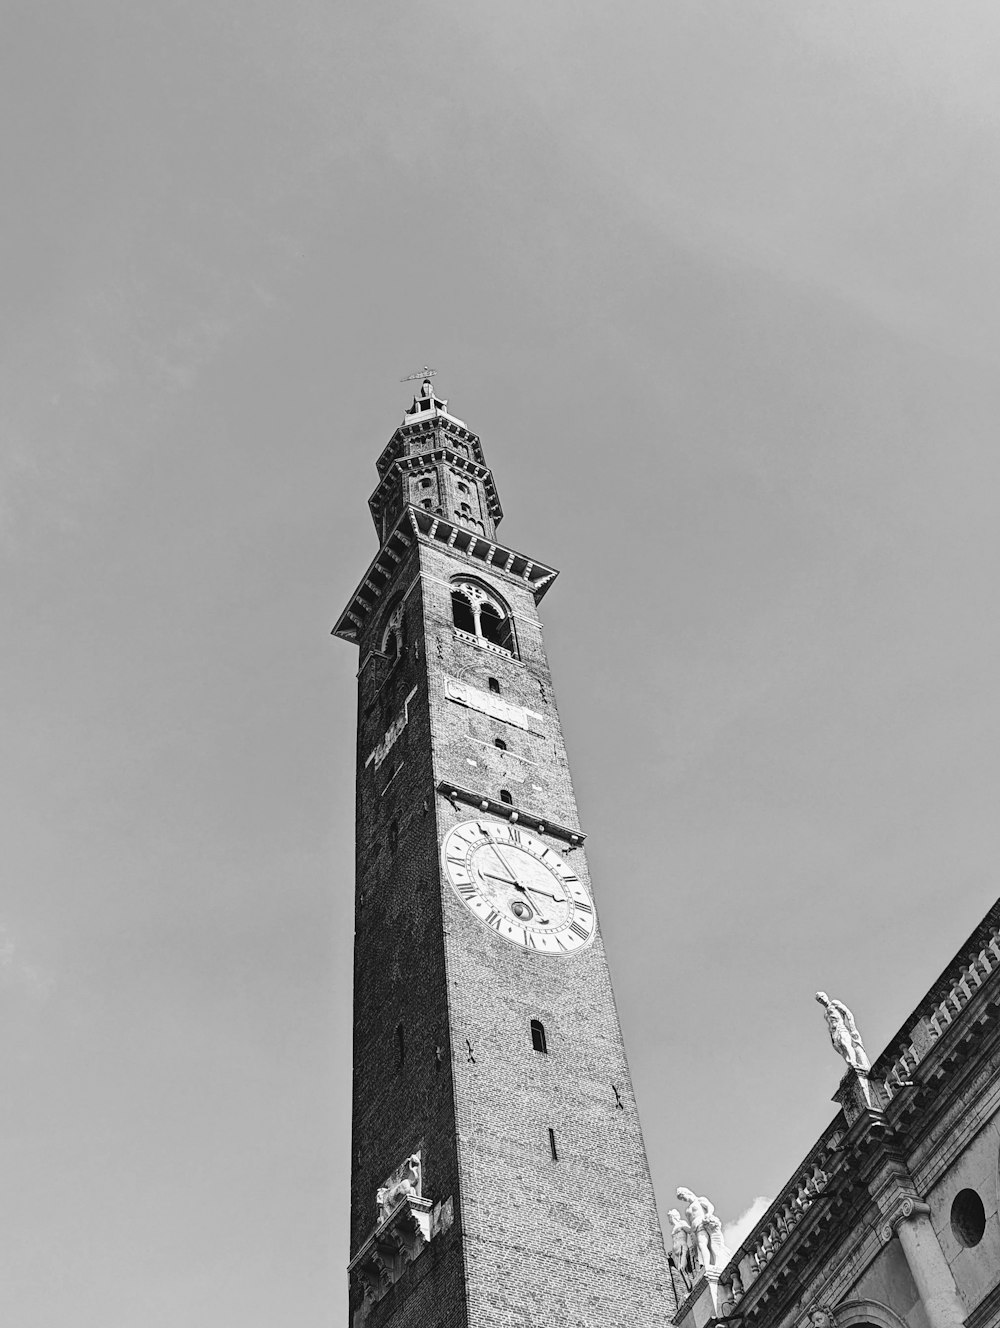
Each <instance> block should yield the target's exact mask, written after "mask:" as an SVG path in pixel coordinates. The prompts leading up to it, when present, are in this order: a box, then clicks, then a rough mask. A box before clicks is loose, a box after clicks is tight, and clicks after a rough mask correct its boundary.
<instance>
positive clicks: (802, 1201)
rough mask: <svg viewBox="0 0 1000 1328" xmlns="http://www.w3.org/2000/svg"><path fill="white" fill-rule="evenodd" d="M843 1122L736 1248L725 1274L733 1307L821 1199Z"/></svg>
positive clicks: (829, 1133)
mask: <svg viewBox="0 0 1000 1328" xmlns="http://www.w3.org/2000/svg"><path fill="white" fill-rule="evenodd" d="M842 1138H843V1125H842V1122H841V1121H840V1120H839V1119H838V1120H837V1121H835V1122H834V1123H833V1124H832V1125H831V1126H829V1127H828V1128H827V1130H826V1131H825V1132H824V1134H823V1135H822V1136H821V1138H820V1140H819V1142H818V1143H817V1144H816V1145H815V1147H814V1148H813V1149H812V1151H811V1152H810V1153H809V1155H808V1157H807V1158H806V1159H805V1161H804V1162H803V1163H802V1165H801V1167H799V1169H798V1171H797V1172H796V1173H795V1175H794V1176H793V1177H792V1179H791V1180H790V1181H789V1183H788V1184H787V1185H786V1186H785V1188H784V1189H783V1190H782V1191H781V1193H780V1194H779V1195H778V1197H777V1199H775V1201H774V1202H773V1203H772V1204H771V1206H770V1208H769V1209H768V1210H767V1212H766V1213H765V1214H764V1216H763V1217H762V1218H761V1220H760V1221H759V1222H758V1223H757V1225H756V1226H755V1227H754V1229H753V1231H751V1233H750V1235H749V1236H748V1237H747V1238H746V1240H745V1241H744V1242H743V1244H742V1245H741V1246H740V1248H739V1249H738V1250H737V1251H736V1253H735V1254H734V1255H733V1257H732V1258H731V1259H730V1261H729V1263H728V1264H727V1266H726V1269H725V1271H724V1272H723V1274H722V1281H723V1283H728V1286H729V1308H728V1310H727V1312H730V1313H731V1311H732V1308H733V1307H734V1306H736V1305H738V1304H739V1302H740V1300H741V1299H742V1298H743V1296H744V1295H745V1294H746V1292H747V1291H749V1289H750V1287H751V1286H752V1285H753V1283H754V1282H755V1281H756V1280H757V1278H758V1277H759V1276H760V1275H761V1273H762V1272H763V1271H764V1269H765V1268H766V1267H767V1265H768V1264H769V1263H770V1262H771V1260H772V1259H773V1258H774V1256H775V1254H776V1253H777V1251H778V1249H779V1248H780V1247H781V1246H782V1245H783V1244H784V1242H785V1241H786V1240H787V1239H788V1237H789V1236H790V1235H791V1233H792V1231H793V1230H794V1228H795V1227H796V1226H797V1225H798V1223H799V1222H801V1221H802V1219H803V1218H804V1217H805V1215H806V1213H807V1212H808V1211H809V1209H810V1208H811V1207H812V1206H813V1204H814V1203H816V1202H817V1200H819V1199H821V1198H822V1196H823V1193H824V1191H825V1190H826V1187H827V1185H828V1184H829V1180H830V1172H831V1170H832V1168H833V1165H834V1159H835V1155H836V1152H837V1148H838V1145H839V1144H840V1141H841V1139H842Z"/></svg>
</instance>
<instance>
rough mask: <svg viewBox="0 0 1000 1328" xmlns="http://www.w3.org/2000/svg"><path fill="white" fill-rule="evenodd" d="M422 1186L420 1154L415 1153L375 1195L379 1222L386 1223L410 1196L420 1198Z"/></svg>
mask: <svg viewBox="0 0 1000 1328" xmlns="http://www.w3.org/2000/svg"><path fill="white" fill-rule="evenodd" d="M420 1184H421V1174H420V1154H419V1153H414V1154H413V1156H412V1157H408V1158H407V1159H406V1161H405V1162H404V1163H403V1165H402V1166H401V1167H398V1168H397V1169H396V1170H395V1171H394V1172H393V1174H392V1175H391V1176H390V1177H389V1179H388V1180H387V1181H386V1183H385V1184H384V1185H383V1186H382V1188H381V1189H380V1190H379V1191H378V1193H377V1194H376V1195H375V1203H376V1205H377V1207H378V1220H379V1221H380V1222H384V1221H385V1219H386V1218H387V1217H388V1216H389V1214H390V1213H392V1212H393V1211H394V1210H395V1209H396V1208H398V1207H399V1205H400V1204H401V1203H402V1202H403V1200H404V1199H405V1198H406V1197H407V1196H408V1195H414V1196H416V1197H419V1195H420Z"/></svg>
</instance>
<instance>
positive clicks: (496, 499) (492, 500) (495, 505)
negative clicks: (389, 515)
mask: <svg viewBox="0 0 1000 1328" xmlns="http://www.w3.org/2000/svg"><path fill="white" fill-rule="evenodd" d="M442 461H444V462H447V464H448V465H449V466H451V467H453V468H454V469H455V470H461V471H462V472H464V473H465V474H466V475H471V476H472V477H473V478H474V479H477V480H481V481H482V485H483V490H484V492H485V494H486V507H487V510H488V511H489V514H490V517H491V518H492V520H493V522H494V524H495V525H499V524H500V522H501V521H502V520H503V508H502V507H501V506H500V495H499V494H498V493H497V486H496V484H495V482H494V480H493V472H492V471H491V470H490V468H489V466H486V465H483V464H482V463H480V462H476V461H470V460H469V458H468V457H464V456H461V455H460V454H459V453H458V452H455V451H453V450H452V449H451V448H449V447H448V445H447V442H445V443H444V445H443V446H441V447H437V448H435V449H434V450H433V451H432V452H418V453H416V454H415V455H414V456H403V457H396V458H395V460H394V461H393V462H392V463H391V465H390V466H389V468H388V469H387V470H386V472H385V474H384V475H383V476H382V478H381V480H380V481H379V483H378V486H377V487H376V489H375V492H374V493H373V494H372V496H371V497H370V498H369V499H368V507H369V509H370V511H371V514H372V516H373V517H374V519H375V522H376V524H377V523H378V518H379V514H380V513H381V511H382V508H383V507H384V506H385V504H386V502H387V501H388V498H389V495H390V494H391V492H392V489H393V485H394V484H396V483H398V481H399V477H400V476H401V475H402V474H403V473H404V472H405V471H408V470H424V469H426V468H427V467H428V466H432V465H435V464H437V463H438V462H442Z"/></svg>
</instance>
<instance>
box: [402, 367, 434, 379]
mask: <svg viewBox="0 0 1000 1328" xmlns="http://www.w3.org/2000/svg"><path fill="white" fill-rule="evenodd" d="M436 377H437V370H436V369H432V368H431V367H430V365H429V364H425V365H424V367H423V368H422V369H418V370H417V372H416V373H412V374H407V375H406V377H405V378H401V379H400V380H399V381H400V382H401V383H415V382H416V380H417V379H418V378H423V379H425V380H426V379H428V378H436Z"/></svg>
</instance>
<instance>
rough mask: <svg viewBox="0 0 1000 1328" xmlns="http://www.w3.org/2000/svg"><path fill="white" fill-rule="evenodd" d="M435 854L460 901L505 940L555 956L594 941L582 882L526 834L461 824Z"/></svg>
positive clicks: (488, 824) (500, 825)
mask: <svg viewBox="0 0 1000 1328" xmlns="http://www.w3.org/2000/svg"><path fill="white" fill-rule="evenodd" d="M442 855H443V858H444V868H445V871H446V872H447V874H448V879H449V881H451V884H452V886H453V887H454V890H455V893H456V894H457V895H458V897H459V899H461V901H462V903H463V904H464V905H465V907H466V908H467V909H468V910H469V912H470V913H473V914H475V916H476V917H477V918H479V920H480V921H481V922H484V923H485V924H486V926H488V927H492V928H493V930H494V931H495V932H496V933H497V935H498V936H502V937H503V938H504V940H506V941H510V942H512V944H514V945H520V946H522V947H523V948H524V949H526V950H538V951H541V952H543V953H545V954H551V955H561V954H570V953H572V951H574V950H579V949H580V948H581V947H582V946H585V945H589V944H590V942H591V941H592V940H593V939H594V931H595V928H596V918H595V916H594V903H593V900H592V899H591V898H590V895H588V893H587V891H586V888H585V887H584V884H583V882H582V881H581V880H580V878H579V876H577V875H576V873H575V872H574V871H573V869H572V867H570V866H569V865H568V864H567V863H566V862H565V861H564V860H563V858H561V857H560V856H559V854H558V853H556V852H555V850H554V849H551V848H549V846H548V845H547V844H543V843H542V841H541V840H540V839H536V838H535V837H534V836H533V835H530V834H528V832H527V831H526V830H521V829H520V828H519V827H518V826H515V825H507V824H505V823H504V822H501V821H486V820H482V821H463V822H462V824H461V825H456V826H455V828H454V829H453V830H450V831H449V832H448V835H447V837H446V838H445V841H444V848H443V850H442Z"/></svg>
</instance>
